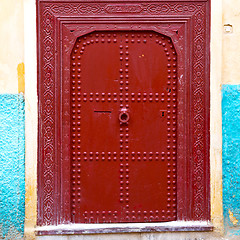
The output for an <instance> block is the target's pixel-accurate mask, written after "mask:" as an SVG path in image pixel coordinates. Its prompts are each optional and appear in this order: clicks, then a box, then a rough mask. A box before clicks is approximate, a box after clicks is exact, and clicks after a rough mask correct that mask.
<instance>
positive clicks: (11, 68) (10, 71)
mask: <svg viewBox="0 0 240 240" xmlns="http://www.w3.org/2000/svg"><path fill="white" fill-rule="evenodd" d="M23 26H24V25H23V0H0V93H18V73H20V81H21V84H22V82H23V81H22V80H23V78H22V77H21V76H24V74H22V73H23V72H22V70H21V69H20V68H21V67H22V66H23V64H22V63H23V61H24V48H23V44H24V37H23V35H24V28H23ZM19 64H20V67H19ZM18 68H19V70H20V71H18ZM21 84H20V85H21ZM23 89H24V87H22V86H21V89H19V90H20V91H21V92H22V91H24V90H23Z"/></svg>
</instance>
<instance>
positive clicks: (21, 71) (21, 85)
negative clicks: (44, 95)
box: [17, 62, 25, 93]
mask: <svg viewBox="0 0 240 240" xmlns="http://www.w3.org/2000/svg"><path fill="white" fill-rule="evenodd" d="M17 72H18V92H19V93H24V92H25V67H24V63H23V62H22V63H19V64H18V67H17Z"/></svg>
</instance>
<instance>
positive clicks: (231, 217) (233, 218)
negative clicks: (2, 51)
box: [228, 209, 238, 226]
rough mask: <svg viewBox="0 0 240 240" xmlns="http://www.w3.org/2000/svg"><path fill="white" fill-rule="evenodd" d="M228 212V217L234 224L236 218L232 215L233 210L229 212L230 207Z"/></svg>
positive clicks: (235, 223) (236, 221)
mask: <svg viewBox="0 0 240 240" xmlns="http://www.w3.org/2000/svg"><path fill="white" fill-rule="evenodd" d="M228 213H229V219H230V221H231V222H232V224H233V225H234V226H236V225H237V223H238V220H237V219H236V218H235V217H234V216H233V212H231V210H230V209H229V210H228Z"/></svg>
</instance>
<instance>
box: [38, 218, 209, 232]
mask: <svg viewBox="0 0 240 240" xmlns="http://www.w3.org/2000/svg"><path fill="white" fill-rule="evenodd" d="M212 230H213V225H212V224H211V223H210V222H207V221H203V222H200V221H174V222H164V223H107V224H104V223H103V224H99V223H95V224H94V223H93V224H84V223H82V224H61V225H56V226H42V227H37V228H36V235H38V236H46V235H75V234H100V233H142V232H199V231H201V232H203V231H204V232H209V231H212Z"/></svg>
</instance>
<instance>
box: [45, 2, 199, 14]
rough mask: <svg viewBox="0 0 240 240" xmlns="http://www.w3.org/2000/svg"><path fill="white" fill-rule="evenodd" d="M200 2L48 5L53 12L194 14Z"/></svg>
mask: <svg viewBox="0 0 240 240" xmlns="http://www.w3.org/2000/svg"><path fill="white" fill-rule="evenodd" d="M199 6H203V4H200V3H198V4H197V5H196V4H192V3H190V4H189V3H140V4H119V3H117V4H116V3H111V4H108V3H98V4H96V3H85V4H78V3H72V4H70V3H55V4H51V5H50V6H47V8H49V10H50V11H51V12H52V13H53V14H61V15H65V14H72V15H74V14H102V15H104V14H125V13H131V14H141V15H149V14H153V15H167V14H179V13H181V14H192V13H194V12H196V11H197V9H198V7H199Z"/></svg>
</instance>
